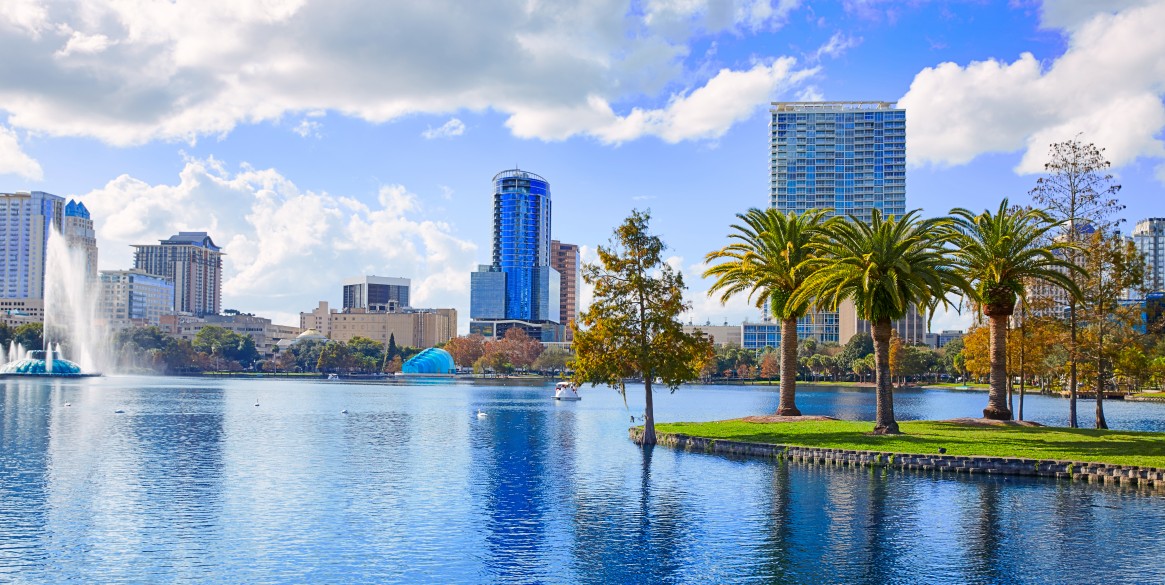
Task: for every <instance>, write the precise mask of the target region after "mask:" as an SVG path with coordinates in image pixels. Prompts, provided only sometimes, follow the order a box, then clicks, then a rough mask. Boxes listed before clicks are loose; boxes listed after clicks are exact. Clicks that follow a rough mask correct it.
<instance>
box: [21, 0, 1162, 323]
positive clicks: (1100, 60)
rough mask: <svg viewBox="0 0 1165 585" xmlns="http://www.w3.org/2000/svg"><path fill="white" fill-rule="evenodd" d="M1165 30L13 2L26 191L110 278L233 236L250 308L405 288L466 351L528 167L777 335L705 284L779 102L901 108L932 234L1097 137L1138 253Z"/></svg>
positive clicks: (696, 315)
mask: <svg viewBox="0 0 1165 585" xmlns="http://www.w3.org/2000/svg"><path fill="white" fill-rule="evenodd" d="M1161 22H1165V0H1047V1H1044V2H1039V1H1037V0H1011V1H1010V2H1004V1H994V2H993V1H986V0H983V1H965V2H958V1H946V2H942V1H926V0H913V1H911V0H907V1H890V0H840V1H836V2H809V1H807V0H584V1H577V0H570V1H567V0H520V1H519V0H512V1H511V0H494V1H491V2H466V1H464V0H461V1H455V0H427V1H426V2H410V1H387V0H352V1H348V2H343V3H336V2H325V1H322V0H255V1H250V2H248V1H244V0H197V1H189V0H173V1H170V2H155V1H149V0H83V1H76V2H73V1H68V0H5V1H4V2H3V3H0V54H3V55H4V58H3V59H2V60H0V192H13V191H28V190H39V191H47V192H50V193H55V194H57V195H61V196H64V197H69V198H74V199H77V200H80V201H82V202H84V203H85V205H86V206H87V207H89V209H90V210H91V212H92V214H93V219H94V223H95V226H96V230H97V239H98V247H99V266H100V268H101V269H124V268H129V267H132V264H133V255H132V248H131V247H130V245H131V244H134V243H153V242H155V241H157V240H161V239H165V238H167V237H169V236H170V235H172V234H174V233H177V232H178V231H207V232H209V233H210V235H211V237H212V238H213V239H214V241H215V242H216V243H217V244H219V245H220V246H222V247H223V248H224V250H225V252H226V256H225V258H224V268H223V271H224V275H223V276H224V286H223V307H224V308H230V309H237V310H240V311H243V312H250V313H255V314H258V315H262V316H266V317H271V318H273V319H274V320H275V321H276V322H278V323H283V324H291V325H297V324H298V321H299V318H298V314H299V312H301V311H310V310H312V309H313V308H315V306H316V305H317V303H318V302H319V301H321V300H325V301H328V302H329V303H331V304H332V305H333V306H335V305H338V304H339V303H340V293H341V282H342V280H343V279H344V278H347V277H352V276H358V275H361V274H375V275H379V276H396V277H406V278H410V279H412V301H413V302H412V304H413V305H414V306H418V307H453V308H455V309H457V311H458V315H459V321H460V323H459V330H460V331H462V332H465V331H466V330H467V329H468V323H469V274H470V272H471V271H472V270H473V269H474V268H475V267H476V266H477V265H478V264H484V263H488V262H489V261H490V238H491V234H490V232H491V229H492V223H491V215H492V191H491V188H492V184H491V179H492V177H493V176H494V175H495V174H496V173H498V172H500V171H502V170H506V169H511V168H515V166H516V167H517V168H521V169H523V170H528V171H532V172H535V173H538V174H540V175H542V176H543V177H545V178H546V179H547V180H549V181H550V185H551V193H552V195H551V197H552V205H553V220H552V222H553V227H552V234H553V237H554V238H555V239H557V240H561V241H564V242H570V243H575V244H579V245H580V246H582V249H583V260H584V261H594V260H595V259H596V255H595V247H596V246H598V245H603V244H606V243H607V242H608V241H609V239H610V236H611V233H612V230H613V229H614V228H615V226H616V225H618V224H619V223H620V222H621V220H622V219H623V218H625V217H626V216H627V215H628V214H629V212H630V211H631V210H632V209H648V210H650V212H651V215H652V220H651V227H652V230H653V231H654V232H655V233H656V234H658V235H659V236H660V237H661V238H662V239H663V240H664V242H665V243H666V244H667V245H668V251H667V254H668V257H669V260H668V261H669V263H671V264H672V265H673V266H675V267H677V268H679V269H680V270H681V271H682V273H683V275H684V277H685V281H686V283H687V285H688V292H687V294H688V299H689V300H690V302H691V303H692V310H691V311H690V313H689V314H688V315H686V316H685V319H687V320H691V321H694V322H697V323H703V322H712V323H715V324H719V323H723V322H728V323H733V324H735V323H739V322H741V321H742V320H756V319H758V318H759V315H760V313H759V311H758V310H757V309H755V308H754V307H753V306H752V304H751V303H750V302H749V301H748V299H746V298H743V297H737V298H734V299H732V300H730V301H729V302H728V304H727V305H722V304H721V303H720V301H719V299H718V297H709V296H708V294H707V289H708V286H709V281H706V280H704V279H702V278H701V273H702V272H703V270H704V268H705V266H704V264H703V259H704V256H705V255H706V254H707V253H708V252H710V251H712V250H715V249H718V248H720V247H721V246H723V245H725V244H726V243H727V235H728V233H729V226H730V225H731V224H732V222H733V220H734V219H735V214H737V213H742V212H744V211H746V210H747V209H749V208H750V207H765V206H767V205H768V202H769V186H768V184H769V144H768V139H769V134H768V132H769V128H768V124H769V119H770V118H769V113H768V111H769V107H770V106H769V104H770V102H772V101H795V100H885V101H896V102H897V103H898V105H899V106H900V107H903V108H905V110H906V117H907V161H908V169H907V179H906V180H907V191H906V193H907V195H906V197H907V208H908V209H915V208H917V209H922V210H923V213H924V215H927V216H934V215H940V214H943V213H946V212H947V211H948V210H949V209H950V208H951V207H966V208H970V209H973V210H980V209H986V208H992V209H994V208H996V207H997V206H998V203H999V201H1000V199H1002V198H1004V197H1006V198H1009V199H1010V200H1011V201H1012V202H1013V203H1027V202H1029V201H1030V198H1029V196H1028V192H1029V191H1030V189H1031V188H1032V187H1033V186H1034V184H1035V181H1036V179H1037V178H1038V177H1039V173H1040V172H1042V170H1043V165H1044V163H1045V162H1047V158H1048V147H1049V145H1050V144H1051V143H1053V142H1059V141H1063V140H1070V139H1072V138H1073V137H1076V136H1079V137H1080V138H1081V139H1082V140H1085V141H1089V142H1095V143H1096V144H1097V145H1098V146H1101V147H1103V148H1105V149H1106V150H1105V154H1106V156H1107V157H1108V159H1109V160H1110V161H1111V162H1112V164H1113V169H1112V170H1113V174H1114V175H1115V176H1116V179H1117V181H1118V182H1119V183H1120V184H1121V185H1122V186H1123V189H1122V190H1121V192H1120V194H1119V198H1120V200H1121V202H1122V203H1124V204H1125V205H1126V206H1127V208H1126V209H1125V211H1124V212H1123V217H1124V219H1126V220H1127V223H1126V225H1125V229H1127V230H1130V231H1131V229H1132V225H1133V224H1134V223H1135V222H1136V221H1137V220H1138V219H1141V218H1145V217H1161V216H1165V142H1163V141H1162V140H1163V138H1165V133H1163V128H1165V104H1163V101H1162V100H1163V97H1165V35H1162V34H1160V30H1159V23H1161ZM581 296H582V299H583V304H584V308H585V303H586V301H587V300H588V299H589V291H585V290H584V291H583V292H582V295H581ZM970 320H971V317H970V316H969V315H968V314H966V313H964V314H957V313H954V312H947V313H944V314H940V315H937V316H936V317H935V320H934V322H933V324H932V329H933V330H936V331H937V330H941V329H950V328H964V327H965V326H966V325H967V324H968V323H969V322H970Z"/></svg>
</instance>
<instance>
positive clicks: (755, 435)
mask: <svg viewBox="0 0 1165 585" xmlns="http://www.w3.org/2000/svg"><path fill="white" fill-rule="evenodd" d="M898 424H899V425H900V426H901V428H902V432H903V433H904V434H903V435H893V436H872V435H868V434H867V433H869V432H870V431H872V430H873V429H874V423H872V422H854V421H840V420H810V421H796V422H778V423H754V422H745V421H741V420H728V421H716V422H707V423H666V424H660V425H656V430H657V431H658V432H661V433H680V434H685V435H691V436H696V437H707V438H711V439H728V440H732V441H746V442H754V443H773V444H778V445H797V446H803V447H827V448H832V449H858V450H864V451H884V452H891V453H906V454H919V455H922V454H937V453H938V452H939V449H940V448H945V449H946V454H947V455H959V456H970V455H981V456H986V457H1024V458H1029V459H1058V460H1071V461H1095V462H1100V463H1114V464H1119V465H1141V466H1149V467H1158V468H1165V433H1144V432H1134V431H1098V430H1094V429H1068V428H1060V427H1018V426H999V427H996V426H978V425H967V424H956V423H948V422H938V421H907V422H900V423H898Z"/></svg>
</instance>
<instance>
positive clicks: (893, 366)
mask: <svg viewBox="0 0 1165 585" xmlns="http://www.w3.org/2000/svg"><path fill="white" fill-rule="evenodd" d="M903 348H904V344H903V343H902V338H901V337H899V336H898V330H897V329H893V330H891V331H890V378H891V379H896V378H900V377H901V376H902V350H903Z"/></svg>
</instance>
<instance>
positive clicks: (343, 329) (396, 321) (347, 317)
mask: <svg viewBox="0 0 1165 585" xmlns="http://www.w3.org/2000/svg"><path fill="white" fill-rule="evenodd" d="M299 326H300V328H302V329H304V330H307V329H315V330H316V331H319V332H320V333H321V334H323V335H326V336H327V337H328V338H329V339H331V340H333V341H344V342H347V341H350V340H352V339H353V338H355V337H365V338H368V339H372V340H374V341H379V342H381V343H388V340H389V337H392V338H393V339H394V340H395V341H396V344H397V345H398V346H402V345H403V346H409V347H421V348H428V347H433V346H435V345H437V344H439V343H445V342H446V341H449V340H450V339H452V338H453V337H455V336H456V335H457V311H456V309H411V308H401V309H399V310H397V311H394V312H389V311H366V310H364V309H348V310H344V311H339V310H336V309H331V308H329V306H328V303H327V301H320V304H319V306H318V307H316V308H315V310H313V311H311V312H310V313H300V314H299Z"/></svg>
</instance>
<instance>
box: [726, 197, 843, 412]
mask: <svg viewBox="0 0 1165 585" xmlns="http://www.w3.org/2000/svg"><path fill="white" fill-rule="evenodd" d="M826 213H827V212H826V211H825V210H818V209H810V210H807V211H805V212H804V213H801V214H800V215H798V214H797V213H795V212H789V213H788V214H784V213H781V212H780V211H777V210H776V209H773V208H768V209H763V210H761V209H757V208H753V209H749V210H748V212H747V213H738V214H736V217H737V218H739V219H740V223H736V224H733V225H732V230H733V232H732V233H730V234H729V235H728V237H729V239H731V240H735V241H733V242H732V243H731V244H729V245H727V246H725V247H723V248H721V249H719V250H717V251H715V252H712V253H710V254H708V256H707V257H706V258H705V259H704V260H705V262H708V263H712V262H720V263H719V264H717V265H715V266H712V267H711V268H708V269H707V270H705V271H704V277H705V278H707V277H709V276H715V277H716V282H715V283H714V284H713V285H712V288H710V289H709V290H708V294H709V295H711V294H712V293H714V292H716V291H720V292H721V295H720V302H721V303H723V302H727V301H728V299H729V298H731V297H732V296H733V295H736V294H738V293H742V292H746V291H747V292H748V298H749V300H752V301H755V303H756V306H757V307H762V306H765V305H766V304H768V305H769V306H770V307H771V309H772V312H773V317H775V318H776V319H777V320H779V321H780V322H781V401H780V404H779V405H778V406H777V414H778V415H781V416H800V415H801V411H800V410H798V409H797V404H796V396H797V319H798V318H800V317H802V316H804V315H805V312H806V311H808V310H809V304H810V301H811V300H812V298H811V297H806V298H805V299H803V300H800V301H798V302H796V303H794V302H791V301H790V298H791V297H792V295H793V293H796V292H797V291H798V290H800V289H801V287H802V285H803V284H804V282H805V278H806V277H807V276H808V275H809V270H808V269H807V268H805V267H804V265H805V261H806V260H807V259H809V257H810V255H811V254H812V250H813V246H814V244H815V243H817V242H819V241H821V239H822V238H823V237H824V232H823V231H822V225H823V224H824V218H825V216H826Z"/></svg>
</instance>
